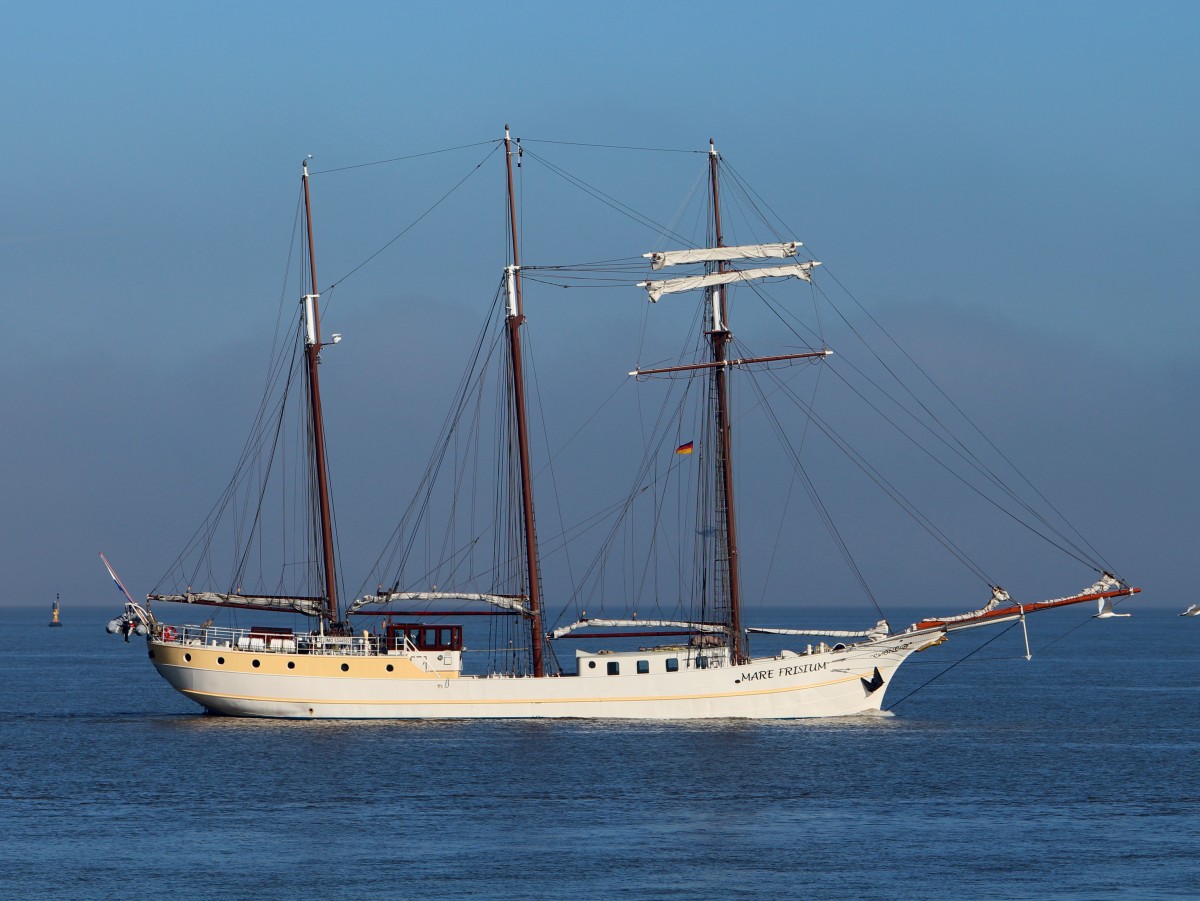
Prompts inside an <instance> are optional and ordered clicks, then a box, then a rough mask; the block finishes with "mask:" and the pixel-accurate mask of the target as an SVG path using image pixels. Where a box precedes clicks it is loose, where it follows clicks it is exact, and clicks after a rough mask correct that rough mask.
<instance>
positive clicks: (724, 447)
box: [708, 140, 746, 665]
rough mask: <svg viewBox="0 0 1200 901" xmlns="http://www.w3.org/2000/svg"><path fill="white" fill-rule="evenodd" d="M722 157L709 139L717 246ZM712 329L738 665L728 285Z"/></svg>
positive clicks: (730, 615) (715, 300)
mask: <svg viewBox="0 0 1200 901" xmlns="http://www.w3.org/2000/svg"><path fill="white" fill-rule="evenodd" d="M719 161H720V157H719V156H718V154H717V148H716V145H715V144H714V142H713V141H711V140H710V141H709V142H708V169H709V183H710V187H711V190H712V212H713V233H714V234H713V238H714V244H713V246H714V247H724V246H725V241H724V236H723V235H722V233H721V195H720V191H719V179H718V177H717V168H718V167H717V164H718V162H719ZM717 271H718V272H728V271H729V264H728V263H727V262H725V261H724V260H721V261H720V262H718V263H717ZM710 292H711V293H710V295H709V297H710V302H711V319H712V330H711V331H710V332H709V340H710V343H711V346H712V363H713V367H712V371H713V380H714V388H713V393H714V395H715V401H716V411H715V413H716V427H717V467H718V469H719V475H718V478H719V479H720V484H719V486H718V488H719V490H720V500H719V503H718V511H719V514H718V515H721V514H723V519H724V522H723V523H718V528H721V526H723V527H724V535H723V539H724V544H725V551H726V567H727V569H726V576H727V585H726V589H727V591H728V597H727V608H728V609H727V610H726V611H725V613H726V616H727V625H728V627H729V652H730V656H731V657H732V662H733V663H734V664H735V665H736V664H739V663H744V662H745V661H746V653H745V650H744V648H745V642H744V640H743V637H742V609H741V608H742V597H741V582H740V578H739V573H738V547H737V518H736V517H735V516H734V506H733V435H732V432H733V423H732V422H731V420H730V417H729V384H728V376H729V366H728V365H727V360H728V347H729V340H730V338H731V337H732V334H731V333H730V331H729V319H728V313H729V311H728V306H727V304H726V302H725V287H724V286H720V285H718V286H714V287H712V288H711V289H710Z"/></svg>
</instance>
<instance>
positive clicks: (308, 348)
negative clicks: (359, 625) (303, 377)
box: [301, 160, 341, 623]
mask: <svg viewBox="0 0 1200 901" xmlns="http://www.w3.org/2000/svg"><path fill="white" fill-rule="evenodd" d="M301 168H302V175H301V180H302V182H303V185H304V222H305V226H306V230H307V232H308V265H309V277H310V283H309V293H307V294H305V295H304V301H303V304H304V355H305V358H306V361H307V363H308V365H307V367H306V371H307V373H308V397H309V406H310V415H311V423H310V431H309V440H310V442H311V454H312V465H313V476H312V478H313V488H314V490H315V493H316V495H317V520H318V522H317V528H316V539H317V545H318V546H317V551H318V555H319V558H320V561H321V569H322V573H323V575H324V581H325V615H326V616H328V618H329V621H330V622H333V623H336V622H338V621H339V620H340V618H341V614H340V610H339V605H338V594H337V570H336V565H335V563H334V553H333V511H332V507H331V504H330V501H329V475H328V469H327V463H326V455H325V420H324V417H323V415H322V411H321V381H320V377H319V375H318V372H317V367H318V364H319V363H320V357H321V347H322V346H323V345H322V343H321V311H320V306H319V298H320V294H318V293H317V284H318V282H317V256H316V252H315V245H314V241H313V219H312V197H311V194H310V191H309V187H308V160H305V161H304V162H303V163H302V164H301ZM334 338H335V340H336V338H337V336H336V335H335V336H334Z"/></svg>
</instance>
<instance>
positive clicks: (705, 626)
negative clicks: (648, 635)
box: [550, 619, 726, 638]
mask: <svg viewBox="0 0 1200 901" xmlns="http://www.w3.org/2000/svg"><path fill="white" fill-rule="evenodd" d="M587 626H598V627H603V628H623V627H627V626H646V627H649V626H654V627H656V628H663V627H669V628H673V629H693V630H695V631H697V632H724V631H726V629H725V626H723V625H721V624H720V623H688V622H680V621H677V620H669V619H581V620H577V621H576V622H573V623H571V624H570V625H569V626H562V627H561V628H558V629H555V630H554V631H553V632H551V633H550V638H562V637H563V636H564V635H569V634H570V633H572V632H574V631H575V630H576V629H583V628H585V627H587Z"/></svg>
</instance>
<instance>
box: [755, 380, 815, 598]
mask: <svg viewBox="0 0 1200 901" xmlns="http://www.w3.org/2000/svg"><path fill="white" fill-rule="evenodd" d="M820 387H821V370H820V369H818V370H817V377H816V378H815V379H813V389H812V398H811V400H810V401H809V405H810V406H812V405H815V404H816V401H817V391H818V390H819V389H820ZM764 401H765V398H764ZM811 424H812V423H811V422H810V421H809V420H808V419H807V418H805V420H804V425H803V426H802V428H801V430H800V442H799V446H798V447H797V448H796V457H797V458H799V456H800V454H801V453H802V452H803V450H804V444H805V442H806V440H807V438H808V427H809V426H810V425H811ZM795 488H796V472H795V470H793V471H792V477H791V479H789V480H788V490H787V496H786V497H785V498H784V500H783V509H782V510H780V511H779V528H778V529H777V530H776V532H775V544H774V545H773V546H772V547H771V557H770V559H769V560H768V561H767V571H766V574H765V577H764V578H763V590H762V596H761V597H760V598H759V602H760V603H762V604H766V601H767V588H768V586H769V585H770V582H771V573H772V572H774V570H775V558H776V557H777V556H778V554H779V544H780V542H781V541H782V540H783V526H784V523H785V522H786V519H787V511H788V507H790V506H791V503H792V492H793V491H794V490H795Z"/></svg>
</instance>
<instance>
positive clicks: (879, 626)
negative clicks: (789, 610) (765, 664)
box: [746, 619, 891, 641]
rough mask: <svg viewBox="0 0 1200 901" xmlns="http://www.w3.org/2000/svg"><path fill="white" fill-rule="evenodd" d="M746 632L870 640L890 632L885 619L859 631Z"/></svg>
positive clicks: (885, 636)
mask: <svg viewBox="0 0 1200 901" xmlns="http://www.w3.org/2000/svg"><path fill="white" fill-rule="evenodd" d="M746 631H747V632H754V633H755V634H758V635H813V636H823V637H825V638H869V639H871V640H872V641H878V640H879V639H880V638H887V637H888V635H889V634H890V632H891V629H890V627H889V626H888V621H887V620H886V619H881V620H880V621H879V622H877V623H876V624H875V627H874V628H872V629H864V630H862V631H861V632H851V631H847V630H838V629H766V628H764V629H747V630H746Z"/></svg>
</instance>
